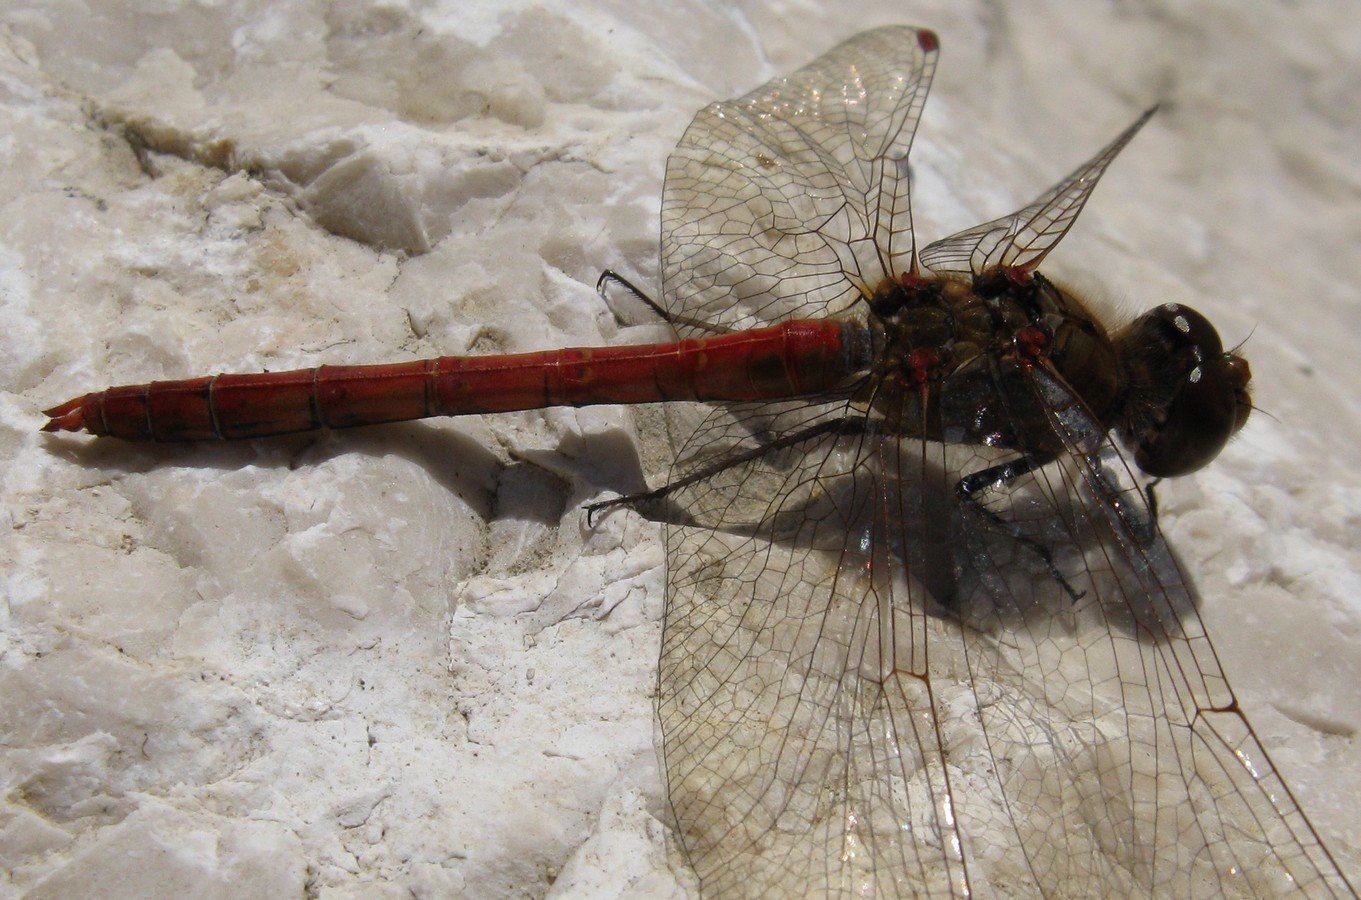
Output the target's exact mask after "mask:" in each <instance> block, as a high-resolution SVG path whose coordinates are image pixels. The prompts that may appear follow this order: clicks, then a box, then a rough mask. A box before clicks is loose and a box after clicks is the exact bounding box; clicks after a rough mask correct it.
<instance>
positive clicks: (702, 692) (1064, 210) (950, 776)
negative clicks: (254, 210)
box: [44, 26, 1355, 897]
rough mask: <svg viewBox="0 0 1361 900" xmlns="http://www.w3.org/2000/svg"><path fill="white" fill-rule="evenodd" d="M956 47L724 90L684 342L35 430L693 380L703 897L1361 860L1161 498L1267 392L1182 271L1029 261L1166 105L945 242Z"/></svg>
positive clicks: (861, 56) (1013, 885)
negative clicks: (1218, 650)
mask: <svg viewBox="0 0 1361 900" xmlns="http://www.w3.org/2000/svg"><path fill="white" fill-rule="evenodd" d="M938 52H939V40H938V38H937V37H936V35H935V34H934V33H933V32H931V31H929V30H927V29H923V28H915V27H908V26H902V27H889V28H880V29H876V30H872V31H868V32H865V33H863V34H860V35H858V36H856V37H853V38H851V39H849V40H847V41H846V42H844V43H842V44H840V45H839V46H837V47H836V48H834V49H832V50H831V51H829V52H828V53H826V54H825V55H823V56H822V57H820V58H818V59H817V60H815V61H813V62H812V63H810V64H808V65H807V66H805V67H803V68H801V69H799V70H798V71H796V72H794V73H792V74H790V75H788V76H785V77H780V78H776V79H774V80H772V81H770V82H769V83H767V84H765V85H763V86H761V87H759V88H757V89H756V90H754V91H752V92H751V93H748V94H746V95H745V96H742V97H739V98H736V99H733V100H728V101H724V102H719V103H714V104H712V105H710V106H708V107H706V108H705V109H703V110H701V111H700V112H699V113H698V114H697V115H696V117H695V119H694V120H693V122H692V123H691V124H690V126H689V128H688V129H687V130H686V132H685V133H684V135H683V137H682V138H681V140H680V143H679V144H678V146H677V147H676V150H675V152H674V153H673V154H672V155H671V157H670V159H669V161H668V163H667V169H666V180H665V187H664V192H663V198H662V215H661V250H662V260H661V262H662V299H661V302H660V303H657V302H654V301H652V300H650V299H649V298H648V297H647V296H646V295H645V294H644V293H643V292H642V291H640V290H639V289H638V288H636V287H634V286H633V285H632V284H630V283H629V282H628V281H626V280H625V279H624V278H622V277H620V276H618V275H614V274H613V273H608V272H607V273H606V275H605V276H602V282H601V285H600V287H601V289H602V290H608V289H616V290H625V291H629V292H631V293H633V294H635V295H636V296H637V297H638V298H639V299H641V300H643V301H644V302H646V303H648V304H649V305H651V306H652V307H653V308H654V309H655V310H656V312H657V313H658V314H659V315H660V316H661V317H662V318H664V319H665V320H666V322H668V323H669V324H670V325H671V326H672V328H674V330H675V331H676V332H677V335H678V339H677V340H676V341H673V342H668V343H661V344H649V345H630V346H616V347H599V348H572V349H562V350H549V351H543V352H537V353H524V354H505V355H492V356H482V357H441V358H437V359H429V360H419V361H415V362H402V363H394V364H388V365H376V366H321V367H318V368H312V369H306V370H297V371H287V372H271V373H259V374H239V375H233V374H224V375H216V376H206V377H202V378H191V379H183V380H177V381H159V382H151V383H148V384H141V385H129V386H122V387H114V388H109V389H107V390H103V391H97V392H93V393H89V394H85V395H82V396H80V397H76V398H73V399H71V400H69V401H67V402H65V403H63V404H60V405H58V406H56V407H54V408H52V409H50V410H48V411H47V415H48V416H49V417H50V421H49V422H48V423H47V424H46V425H45V426H44V430H47V431H85V432H89V433H91V434H95V435H104V436H112V437H117V438H123V439H128V440H152V441H182V440H212V439H236V438H259V437H265V436H269V435H275V434H282V433H287V432H294V431H299V430H306V429H312V428H320V427H330V428H338V427H345V426H352V425H362V424H375V423H379V422H390V421H400V420H407V419H414V418H423V417H427V416H443V415H468V414H477V413H493V412H506V411H512V410H523V409H532V408H539V407H546V406H555V405H567V406H584V405H589V404H629V403H657V402H667V403H668V404H669V405H668V427H669V430H670V437H671V440H672V443H673V447H674V450H675V463H674V465H673V468H672V470H671V473H670V476H669V478H668V479H667V481H666V482H665V483H664V484H662V485H661V486H659V487H657V488H654V489H652V490H648V491H644V492H641V493H638V494H632V495H625V496H623V497H619V498H616V499H613V500H605V501H601V502H598V503H596V504H593V505H592V506H591V507H588V510H589V513H588V514H589V515H590V516H592V517H594V516H598V515H608V514H612V513H614V512H616V511H618V510H619V509H621V508H623V509H631V510H633V511H635V512H638V513H640V514H643V515H645V516H647V517H649V518H652V519H656V520H657V521H660V522H662V523H663V524H664V527H665V535H666V536H665V543H666V555H667V567H668V569H667V571H668V574H667V596H666V604H665V620H664V625H663V635H662V647H661V658H660V664H659V672H658V687H657V708H656V717H657V723H658V731H659V750H660V756H661V761H662V766H663V771H664V775H665V779H666V783H667V791H668V797H669V800H670V805H671V813H672V816H673V818H674V823H673V824H674V828H675V835H676V838H677V841H678V843H679V845H680V847H681V849H682V850H683V852H684V854H685V856H686V858H687V860H688V862H689V863H690V865H691V866H692V867H693V869H694V872H695V874H696V875H697V877H698V881H699V886H700V889H701V891H702V892H703V893H704V894H705V895H708V896H717V897H728V896H734V897H739V896H804V895H838V896H881V897H898V896H922V895H952V896H968V895H971V894H975V893H997V894H1002V895H1007V896H1023V895H1045V896H1048V895H1056V894H1057V895H1065V896H1067V895H1091V894H1098V893H1100V894H1158V895H1177V896H1190V895H1196V896H1201V895H1209V894H1215V895H1229V896H1259V895H1271V896H1275V895H1279V894H1281V893H1285V892H1289V891H1298V892H1300V893H1302V894H1304V895H1305V896H1310V897H1324V896H1355V892H1354V891H1353V889H1352V887H1351V885H1350V884H1349V882H1348V881H1347V879H1346V877H1345V876H1344V875H1343V873H1342V872H1341V871H1340V869H1339V868H1338V867H1337V865H1336V863H1335V862H1334V860H1333V858H1332V856H1331V855H1330V853H1329V851H1328V849H1327V848H1326V847H1325V846H1324V844H1323V843H1322V842H1321V840H1320V839H1319V837H1318V835H1317V833H1316V832H1315V830H1314V828H1313V826H1312V825H1311V824H1310V822H1309V820H1308V818H1307V817H1306V816H1305V814H1304V812H1303V811H1302V810H1301V808H1300V807H1299V805H1298V804H1297V802H1296V800H1295V799H1294V797H1293V796H1292V795H1291V792H1290V790H1289V788H1288V787H1287V785H1286V784H1285V783H1284V782H1283V781H1282V779H1281V777H1280V775H1279V773H1278V772H1277V771H1276V769H1275V768H1274V767H1273V766H1272V763H1271V761H1270V759H1269V757H1268V756H1267V754H1266V751H1265V750H1264V748H1263V747H1262V745H1261V743H1260V741H1259V740H1258V738H1257V736H1256V735H1255V733H1254V732H1253V730H1252V727H1251V726H1250V724H1249V722H1248V719H1247V718H1246V716H1245V714H1244V712H1243V710H1242V709H1241V708H1240V706H1239V704H1238V702H1237V700H1236V698H1235V696H1234V694H1233V691H1232V689H1231V688H1230V686H1229V683H1228V680H1227V678H1226V677H1225V674H1224V671H1223V668H1222V666H1221V665H1220V663H1219V661H1218V659H1217V657H1216V655H1215V651H1214V649H1213V647H1212V645H1211V643H1210V640H1209V637H1208V635H1207V634H1206V632H1205V630H1204V627H1203V625H1202V623H1201V620H1200V618H1199V615H1198V612H1197V599H1196V597H1195V595H1194V593H1193V591H1192V588H1191V586H1190V584H1189V583H1188V581H1187V579H1186V577H1185V576H1184V575H1183V573H1182V572H1181V570H1180V568H1179V565H1178V563H1177V562H1176V560H1175V558H1174V556H1173V554H1172V552H1171V550H1170V549H1169V548H1168V546H1167V544H1166V542H1165V541H1164V539H1163V537H1162V535H1161V532H1160V531H1159V529H1158V524H1157V514H1156V513H1157V510H1156V501H1155V498H1156V494H1155V493H1154V490H1153V485H1154V484H1155V483H1156V481H1157V480H1158V479H1162V478H1170V477H1176V476H1180V475H1185V474H1188V473H1190V472H1193V471H1195V470H1197V469H1199V468H1201V467H1202V466H1204V465H1205V464H1207V463H1209V462H1210V461H1211V460H1212V459H1213V458H1214V457H1215V456H1216V455H1217V454H1218V453H1219V452H1220V450H1221V449H1222V448H1223V447H1224V445H1225V444H1226V443H1227V442H1228V441H1229V439H1230V438H1231V437H1232V436H1233V435H1234V434H1235V433H1237V432H1238V431H1239V430H1240V429H1241V428H1243V426H1244V424H1245V423H1246V421H1247V420H1248V417H1249V415H1250V412H1251V410H1252V402H1251V398H1250V394H1249V390H1248V388H1249V382H1250V378H1251V375H1250V370H1249V367H1248V363H1247V361H1246V360H1245V359H1243V358H1242V357H1241V356H1240V355H1238V354H1237V352H1236V351H1234V350H1226V349H1225V348H1224V346H1223V344H1222V341H1221V339H1220V337H1219V335H1218V333H1217V332H1216V331H1215V329H1214V327H1213V325H1211V323H1210V322H1209V321H1208V320H1207V319H1206V318H1205V317H1204V316H1203V315H1202V314H1200V313H1199V312H1197V311H1195V310H1194V309H1192V308H1190V307H1188V306H1185V305H1183V304H1177V303H1168V304H1164V305H1162V306H1159V307H1157V308H1155V309H1153V310H1151V311H1149V312H1147V313H1145V314H1144V315H1142V316H1139V317H1138V318H1136V319H1134V320H1133V321H1131V322H1129V323H1126V324H1124V325H1121V326H1119V327H1108V325H1107V323H1106V322H1104V321H1103V319H1102V318H1101V317H1100V316H1099V315H1098V314H1097V313H1096V312H1095V311H1094V310H1093V309H1092V307H1091V306H1089V304H1088V303H1087V302H1086V301H1084V300H1083V299H1082V298H1081V297H1080V296H1078V295H1077V294H1076V293H1074V292H1073V291H1071V290H1069V289H1068V288H1066V287H1064V286H1062V285H1060V284H1059V283H1057V282H1056V281H1054V280H1051V279H1049V278H1047V277H1045V276H1044V275H1043V274H1041V273H1040V271H1039V266H1040V264H1041V263H1042V262H1043V260H1044V259H1045V258H1046V256H1047V255H1048V254H1049V252H1050V251H1051V250H1053V249H1054V247H1055V246H1057V244H1058V243H1059V241H1060V240H1061V239H1062V238H1063V236H1064V235H1065V234H1066V233H1067V232H1068V230H1069V229H1070V228H1071V227H1072V225H1073V223H1074V221H1075V220H1076V218H1077V216H1078V214H1079V213H1080V212H1081V210H1082V209H1083V207H1084V205H1085V204H1086V202H1087V200H1088V198H1089V196H1090V195H1091V193H1092V191H1093V189H1094V188H1095V186H1096V184H1097V182H1098V181H1099V179H1100V178H1101V176H1102V175H1103V173H1104V172H1105V171H1106V169H1107V167H1108V166H1109V165H1110V163H1111V162H1112V161H1113V160H1114V159H1115V157H1116V156H1117V155H1118V154H1119V153H1120V152H1121V150H1122V149H1124V147H1125V146H1126V145H1127V144H1128V143H1129V142H1130V140H1131V139H1132V138H1133V137H1134V136H1135V134H1136V133H1137V132H1138V131H1139V130H1140V128H1142V127H1143V126H1144V124H1145V123H1146V122H1147V121H1148V120H1149V118H1150V116H1152V114H1153V110H1149V111H1148V112H1146V113H1144V114H1143V115H1142V116H1140V117H1139V118H1138V119H1137V120H1136V121H1135V122H1134V123H1133V124H1132V125H1130V126H1129V127H1128V128H1127V129H1125V131H1123V132H1122V133H1121V134H1120V135H1118V136H1117V137H1116V138H1115V139H1114V140H1113V141H1112V142H1111V143H1110V144H1108V145H1107V146H1106V147H1104V148H1102V149H1101V150H1100V151H1099V152H1098V153H1097V154H1096V155H1095V156H1093V157H1092V158H1091V159H1090V160H1088V161H1087V162H1085V163H1083V164H1082V165H1080V166H1078V167H1077V169H1075V170H1074V171H1073V172H1072V173H1071V174H1070V175H1068V176H1067V177H1066V178H1064V179H1063V180H1061V181H1060V182H1059V183H1058V184H1056V185H1055V186H1054V187H1052V188H1050V189H1049V190H1047V191H1045V192H1044V193H1043V194H1041V195H1040V196H1039V197H1037V198H1036V199H1035V200H1034V201H1033V202H1031V203H1029V204H1027V205H1026V206H1024V207H1023V208H1021V209H1020V210H1018V211H1016V212H1014V213H1012V214H1010V215H1006V216H1003V217H1001V218H997V219H993V220H991V221H988V222H985V223H983V224H981V225H977V226H975V227H972V228H968V229H966V230H963V231H960V232H958V233H956V234H952V235H949V236H947V237H944V238H941V239H939V240H936V241H934V242H931V243H928V244H925V245H924V246H923V247H921V248H920V249H918V248H917V244H916V240H915V235H914V232H913V228H912V210H911V203H910V191H909V188H910V186H911V182H912V170H911V168H910V166H909V162H908V160H909V151H910V149H911V146H912V142H913V136H914V134H915V131H916V127H917V124H918V121H919V119H920V117H921V114H922V110H923V107H924V104H925V100H926V96H927V92H928V89H929V87H930V84H931V79H932V75H933V73H934V70H935V65H936V60H937V56H938Z"/></svg>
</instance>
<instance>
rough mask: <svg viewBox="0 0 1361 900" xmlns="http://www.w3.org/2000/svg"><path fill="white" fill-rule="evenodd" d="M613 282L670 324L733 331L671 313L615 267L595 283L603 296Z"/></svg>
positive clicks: (722, 331)
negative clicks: (615, 269)
mask: <svg viewBox="0 0 1361 900" xmlns="http://www.w3.org/2000/svg"><path fill="white" fill-rule="evenodd" d="M611 283H613V284H617V285H619V286H620V287H622V288H623V289H624V290H626V291H628V292H629V293H630V294H632V295H633V296H634V297H636V298H637V299H638V300H641V301H642V302H643V303H644V304H646V305H647V307H648V308H649V309H651V310H652V311H653V312H655V313H656V314H657V316H658V317H659V318H661V319H662V321H664V322H666V323H667V324H669V325H672V326H675V325H685V326H687V327H689V328H697V329H699V330H700V331H707V332H709V333H710V334H730V333H731V332H732V329H731V328H724V327H722V326H721V325H714V324H712V323H710V322H701V321H700V320H698V319H692V318H690V317H689V316H677V315H672V314H671V313H669V312H667V311H666V310H665V309H663V308H662V305H661V304H660V303H658V302H657V301H656V300H653V299H652V298H651V297H649V296H648V295H647V294H645V293H643V291H642V289H641V288H639V287H638V286H637V285H635V284H634V283H633V282H631V281H629V280H628V279H627V278H625V277H624V276H623V275H620V274H619V273H618V272H616V271H614V270H613V269H606V270H605V271H603V272H601V273H600V278H599V279H597V280H596V283H595V290H596V293H598V294H599V295H600V296H601V297H604V296H605V293H606V291H607V290H608V285H610V284H611Z"/></svg>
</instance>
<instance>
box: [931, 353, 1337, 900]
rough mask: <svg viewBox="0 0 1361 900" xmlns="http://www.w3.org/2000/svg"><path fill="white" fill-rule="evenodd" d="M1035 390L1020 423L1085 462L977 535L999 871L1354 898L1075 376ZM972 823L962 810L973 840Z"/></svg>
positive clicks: (973, 533)
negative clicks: (1073, 385)
mask: <svg viewBox="0 0 1361 900" xmlns="http://www.w3.org/2000/svg"><path fill="white" fill-rule="evenodd" d="M1032 374H1033V379H1032V380H1030V381H1029V385H1030V388H1031V389H1032V390H1033V391H1034V395H1033V396H1032V397H1031V398H1030V405H1029V406H1027V405H1026V404H1025V402H1024V401H1023V400H1020V398H1017V400H1018V402H1017V403H1015V404H1014V406H1015V408H1018V409H1025V408H1034V405H1035V403H1036V402H1038V403H1040V404H1042V406H1043V408H1044V409H1046V410H1048V413H1047V415H1048V418H1049V421H1050V424H1051V427H1052V428H1053V430H1054V432H1055V433H1056V434H1057V435H1058V436H1059V437H1060V438H1061V439H1062V441H1063V443H1064V445H1065V446H1066V448H1067V453H1066V455H1065V458H1064V460H1063V462H1061V463H1055V464H1051V465H1050V466H1047V467H1045V468H1043V469H1041V470H1039V471H1038V472H1036V473H1035V475H1034V477H1033V478H1031V479H1028V480H1027V481H1026V483H1024V484H1022V483H1018V484H1016V485H1014V486H1013V487H1012V488H1011V489H1010V490H1009V491H1008V492H1007V494H1006V505H1005V507H992V508H991V509H992V515H994V516H998V517H1000V519H1001V520H1002V521H1003V522H1005V526H1004V527H1003V528H1000V529H999V528H998V527H997V524H996V522H994V521H992V520H991V519H988V517H986V516H980V515H975V516H974V517H973V522H974V525H975V527H974V528H972V529H966V535H967V538H966V540H965V541H964V543H965V545H966V546H967V548H968V552H967V553H966V554H965V560H966V566H967V568H968V572H967V573H966V575H965V577H964V580H965V581H966V582H968V583H970V584H972V585H973V586H974V588H975V589H974V590H973V591H972V592H971V593H970V592H965V593H964V594H962V596H961V600H960V602H959V603H958V604H957V606H956V608H955V612H956V614H957V615H958V617H959V618H960V620H961V624H962V626H963V634H964V635H965V642H964V649H965V653H966V655H967V658H968V671H969V677H970V680H971V682H972V684H973V685H974V688H975V692H976V697H977V707H976V708H977V710H978V715H979V721H980V723H981V726H982V730H983V733H984V736H985V740H986V742H987V746H988V755H989V757H990V758H991V760H992V761H993V763H994V767H995V772H996V778H997V782H998V786H999V788H1000V796H1001V798H1002V802H1003V804H1004V805H1005V808H1006V810H1007V817H1008V819H1009V820H1010V821H1011V823H1012V824H1013V826H1014V829H1015V834H1016V843H1015V846H1014V848H1013V849H1012V850H1011V851H1009V852H1010V853H1011V855H1012V858H1010V859H1007V858H1006V857H1005V856H1002V858H1001V859H999V861H998V863H997V864H998V865H1004V866H1005V868H1006V870H1007V871H1010V872H1024V873H1028V876H1029V880H1030V882H1031V883H1032V884H1034V885H1037V886H1040V888H1041V889H1044V890H1053V889H1054V888H1055V886H1060V885H1061V886H1063V891H1062V892H1063V893H1064V894H1071V895H1074V896H1084V895H1100V896H1111V895H1115V894H1121V895H1126V894H1133V893H1138V894H1143V895H1147V894H1152V895H1155V896H1212V895H1213V896H1281V895H1283V894H1285V893H1288V892H1291V891H1301V892H1302V894H1303V895H1304V896H1311V897H1328V896H1352V892H1351V889H1350V887H1349V886H1348V885H1347V883H1346V881H1345V879H1344V877H1343V876H1342V875H1341V873H1340V872H1339V870H1338V869H1337V867H1336V865H1335V864H1334V862H1333V860H1332V859H1331V857H1330V856H1329V855H1328V853H1327V851H1326V849H1325V848H1324V847H1323V845H1322V844H1321V843H1320V842H1319V839H1318V837H1317V835H1316V834H1315V833H1314V831H1313V829H1312V827H1311V826H1310V825H1309V823H1308V821H1307V820H1306V818H1305V817H1304V815H1303V813H1302V812H1301V811H1300V809H1299V807H1298V806H1297V805H1296V803H1295V800H1294V798H1293V797H1292V796H1291V794H1290V792H1289V790H1288V789H1287V787H1286V786H1285V784H1284V782H1283V781H1282V780H1281V778H1280V776H1279V775H1278V774H1277V772H1276V770H1275V769H1274V768H1273V767H1272V764H1271V761H1270V759H1269V758H1268V757H1267V755H1266V752H1265V751H1264V750H1263V748H1262V746H1261V744H1260V742H1259V741H1258V740H1257V737H1256V735H1255V734H1254V733H1253V730H1252V728H1251V726H1250V725H1249V724H1248V721H1247V719H1246V718H1245V717H1244V715H1243V713H1242V711H1241V710H1240V709H1239V707H1238V704H1237V701H1236V700H1235V698H1234V695H1233V692H1232V690H1231V689H1230V687H1229V684H1228V681H1227V679H1226V678H1225V675H1224V672H1223V669H1222V668H1221V666H1220V664H1219V661H1218V659H1217V657H1216V655H1215V652H1214V649H1213V647H1212V646H1211V644H1210V641H1209V638H1208V636H1207V635H1206V633H1205V630H1204V627H1203V625H1202V623H1201V620H1200V617H1199V614H1198V612H1197V608H1196V602H1195V598H1194V597H1193V595H1192V593H1191V591H1190V589H1189V588H1188V585H1187V583H1186V581H1185V579H1184V578H1183V576H1182V574H1181V571H1180V569H1179V567H1178V565H1177V562H1176V560H1175V559H1174V557H1173V555H1172V553H1171V551H1170V550H1169V549H1168V547H1167V545H1166V544H1165V543H1164V541H1163V540H1162V538H1161V535H1160V534H1159V533H1158V532H1157V528H1156V525H1155V524H1154V523H1153V521H1152V518H1151V516H1150V514H1149V512H1148V510H1147V508H1146V506H1145V505H1144V502H1143V493H1142V491H1140V490H1139V489H1138V488H1137V485H1136V484H1135V482H1134V476H1133V474H1132V471H1131V469H1130V468H1129V466H1128V465H1127V463H1126V462H1125V460H1124V458H1123V457H1122V455H1121V453H1120V451H1119V450H1118V449H1117V448H1116V447H1115V446H1114V445H1113V444H1112V443H1111V442H1110V440H1109V438H1108V437H1107V436H1106V434H1105V433H1104V432H1103V430H1102V429H1101V427H1100V426H1099V425H1098V424H1097V423H1096V422H1095V421H1094V420H1093V418H1092V417H1091V416H1090V414H1089V413H1088V412H1087V411H1086V409H1085V408H1084V407H1083V406H1082V405H1081V404H1080V403H1078V402H1076V401H1075V400H1074V399H1073V397H1072V395H1071V393H1070V392H1069V391H1068V390H1067V389H1066V387H1064V386H1063V385H1062V384H1061V382H1060V380H1059V379H1058V377H1057V376H1056V375H1052V374H1050V373H1047V372H1045V371H1044V370H1042V369H1038V368H1037V369H1034V370H1032ZM999 387H1000V386H999ZM985 519H986V520H987V521H984V520H985ZM1011 531H1014V532H1015V534H1020V535H1023V536H1024V540H1026V541H1031V542H1033V544H1031V545H1028V546H1027V545H1025V544H1023V543H1022V542H1021V541H1018V540H1017V539H1016V537H1015V534H1012V533H1006V534H1001V533H999V532H1011ZM1034 547H1044V548H1046V549H1047V551H1048V552H1049V553H1050V554H1051V555H1052V559H1053V562H1054V566H1055V568H1056V569H1057V571H1058V573H1059V575H1060V576H1061V577H1062V578H1063V579H1064V580H1065V581H1066V582H1067V583H1068V585H1069V587H1070V588H1071V589H1072V593H1073V594H1080V595H1081V596H1080V597H1078V598H1077V599H1074V598H1073V597H1072V596H1071V595H1070V594H1069V593H1067V592H1065V591H1064V590H1062V589H1060V587H1059V585H1058V583H1057V580H1056V578H1055V577H1054V575H1053V573H1052V572H1051V571H1050V570H1049V569H1048V568H1047V567H1046V566H1044V565H1041V564H1040V561H1039V555H1038V554H1037V553H1036V552H1035V550H1034ZM971 817H972V814H971V811H970V809H969V808H968V807H967V806H963V805H962V806H961V808H960V810H959V818H960V822H961V825H960V828H961V831H962V832H964V833H965V834H970V833H972V831H973V823H972V822H971ZM966 846H968V845H966Z"/></svg>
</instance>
